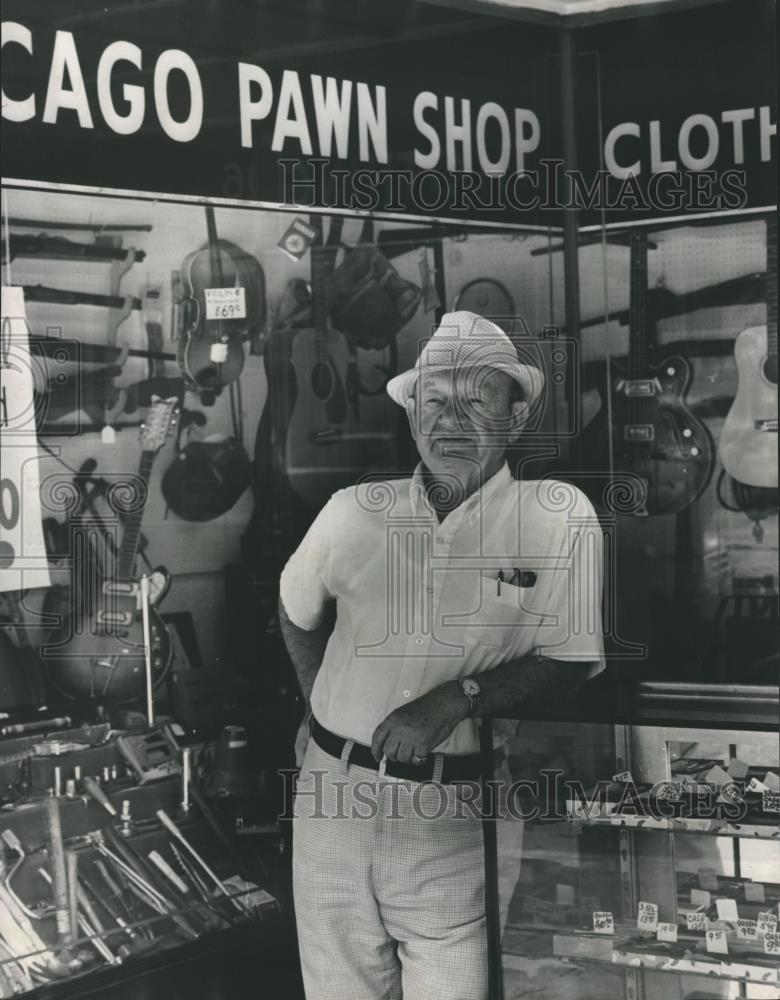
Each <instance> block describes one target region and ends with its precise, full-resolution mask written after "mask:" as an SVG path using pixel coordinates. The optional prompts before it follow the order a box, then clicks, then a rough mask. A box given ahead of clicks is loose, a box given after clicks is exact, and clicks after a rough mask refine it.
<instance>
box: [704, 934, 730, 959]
mask: <svg viewBox="0 0 780 1000" xmlns="http://www.w3.org/2000/svg"><path fill="white" fill-rule="evenodd" d="M706 947H707V951H709V952H712V954H713V955H728V953H729V946H728V944H727V943H726V932H725V931H707V934H706Z"/></svg>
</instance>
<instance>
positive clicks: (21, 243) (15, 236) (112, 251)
mask: <svg viewBox="0 0 780 1000" xmlns="http://www.w3.org/2000/svg"><path fill="white" fill-rule="evenodd" d="M8 244H9V251H10V254H11V256H10V259H11V260H15V259H16V258H17V257H47V258H50V259H53V260H99V261H107V260H127V259H128V256H130V255H132V258H133V260H134V261H135V263H136V264H139V263H140V262H141V261H142V260H143V259H144V258H145V257H146V253H145V251H143V250H132V249H124V248H122V247H112V246H106V245H104V244H102V243H74V242H73V241H72V240H66V239H65V238H64V237H63V236H47V235H46V233H40V234H39V235H38V236H25V235H20V234H19V233H10V234H9V236H8ZM2 251H3V257H2V261H3V263H4V264H5V263H7V261H6V259H5V244H3V247H2Z"/></svg>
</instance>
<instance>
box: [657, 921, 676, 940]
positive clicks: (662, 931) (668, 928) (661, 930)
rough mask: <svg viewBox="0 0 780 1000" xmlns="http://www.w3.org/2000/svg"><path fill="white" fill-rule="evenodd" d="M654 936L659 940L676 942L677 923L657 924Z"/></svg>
mask: <svg viewBox="0 0 780 1000" xmlns="http://www.w3.org/2000/svg"><path fill="white" fill-rule="evenodd" d="M655 936H656V938H657V939H658V940H659V941H668V942H669V944H675V943H676V942H677V924H663V923H661V924H659V925H658V930H657V931H656V935H655Z"/></svg>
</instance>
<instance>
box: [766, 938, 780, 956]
mask: <svg viewBox="0 0 780 1000" xmlns="http://www.w3.org/2000/svg"><path fill="white" fill-rule="evenodd" d="M764 954H765V955H780V934H767V936H766V937H765V938H764Z"/></svg>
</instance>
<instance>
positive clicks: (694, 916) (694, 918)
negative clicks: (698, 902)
mask: <svg viewBox="0 0 780 1000" xmlns="http://www.w3.org/2000/svg"><path fill="white" fill-rule="evenodd" d="M685 923H686V926H687V927H688V930H689V931H706V930H707V915H706V913H687V914H686V915H685Z"/></svg>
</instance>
